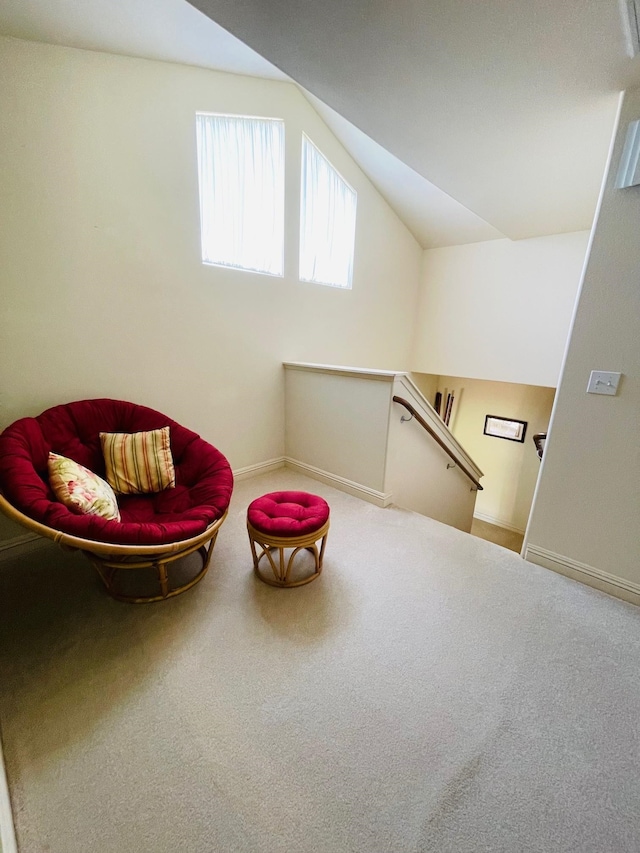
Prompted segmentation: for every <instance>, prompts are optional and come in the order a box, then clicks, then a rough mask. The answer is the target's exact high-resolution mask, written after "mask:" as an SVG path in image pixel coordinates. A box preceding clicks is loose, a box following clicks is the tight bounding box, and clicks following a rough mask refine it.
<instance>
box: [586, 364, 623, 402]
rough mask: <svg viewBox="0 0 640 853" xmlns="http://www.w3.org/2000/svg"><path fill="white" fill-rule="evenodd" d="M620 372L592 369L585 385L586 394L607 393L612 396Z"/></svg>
mask: <svg viewBox="0 0 640 853" xmlns="http://www.w3.org/2000/svg"><path fill="white" fill-rule="evenodd" d="M621 376H622V374H621V373H614V372H612V371H610V370H592V371H591V376H590V377H589V384H588V385H587V394H608V395H609V396H611V397H613V396H615V395H616V394H617V392H618V383H619V382H620V377H621Z"/></svg>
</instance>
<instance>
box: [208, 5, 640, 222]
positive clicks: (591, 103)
mask: <svg viewBox="0 0 640 853" xmlns="http://www.w3.org/2000/svg"><path fill="white" fill-rule="evenodd" d="M192 2H193V3H194V5H196V6H197V7H198V8H199V9H201V10H202V11H203V12H205V13H206V14H207V15H209V16H210V17H211V18H213V19H214V20H215V21H216V22H217V23H219V24H221V25H222V26H223V27H224V28H225V29H227V30H229V31H230V32H232V33H233V34H234V35H236V36H237V37H238V38H240V39H241V40H242V41H244V42H245V43H247V44H248V45H250V46H251V47H252V48H253V49H254V50H256V51H257V52H258V53H260V54H261V55H262V56H264V57H266V58H267V59H269V60H270V61H271V62H272V63H274V64H275V65H276V66H277V67H278V68H280V69H281V70H283V71H285V72H286V73H287V74H288V75H289V76H290V77H292V78H293V79H294V80H296V81H297V82H298V83H300V84H301V85H302V86H303V87H304V88H305V89H307V90H308V91H309V92H311V93H312V94H313V95H315V96H316V97H317V98H319V99H320V100H321V101H323V102H324V103H326V104H328V105H329V106H330V107H331V108H333V109H334V110H335V111H336V112H337V113H339V114H340V115H341V116H343V117H344V118H346V119H348V120H349V121H350V122H351V123H352V124H353V125H355V126H356V127H357V128H359V129H360V130H361V131H362V132H364V133H365V134H366V135H367V136H369V137H370V138H371V139H373V140H375V141H376V142H377V143H378V144H379V145H381V146H383V148H385V149H387V150H388V151H390V152H391V153H393V154H394V155H395V156H396V157H397V158H398V159H399V160H401V161H402V162H403V163H405V164H407V165H408V166H410V167H411V168H412V169H413V170H414V171H415V172H417V173H418V174H419V175H422V176H423V177H424V178H426V179H428V180H429V181H431V182H432V183H433V184H435V185H436V186H437V187H438V188H439V189H440V190H442V191H443V192H444V193H446V194H448V195H449V196H451V197H452V198H453V199H455V200H456V201H457V202H459V203H460V204H462V205H463V206H464V207H466V208H467V209H468V210H469V211H471V212H473V213H474V214H475V215H476V216H478V217H479V218H480V219H482V220H484V221H485V222H486V223H489V224H490V225H491V226H493V227H494V228H496V229H497V230H498V231H499V232H501V233H503V234H505V235H506V236H508V237H511V238H512V239H519V238H524V237H533V236H539V235H543V234H551V233H559V232H565V231H576V230H580V229H584V228H589V227H590V225H591V221H592V218H593V213H594V209H595V204H596V200H597V195H598V192H599V187H600V183H601V180H602V174H603V169H604V166H605V161H606V155H607V151H608V145H609V140H610V138H611V134H612V129H613V124H614V120H615V113H616V108H617V100H618V98H617V93H618V92H619V90H620V89H622V88H625V87H626V86H628V85H633V84H636V83H637V82H638V80H640V76H639V73H638V72H639V68H638V61H637V60H636V61H633V62H632V61H631V60H630V59H629V58H628V56H627V54H626V51H625V39H624V35H623V30H622V26H621V19H620V8H619V4H618V3H617V2H616V0H562V2H558V0H482V2H478V0H457V2H455V3H452V2H451V0H422V2H420V0H393V2H389V0H350V2H344V0H323V2H322V3H317V2H300V0H243V2H242V3H238V2H237V0H192Z"/></svg>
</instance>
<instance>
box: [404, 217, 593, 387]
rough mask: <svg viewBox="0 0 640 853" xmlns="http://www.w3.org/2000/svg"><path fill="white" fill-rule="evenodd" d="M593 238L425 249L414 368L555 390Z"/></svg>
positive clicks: (569, 236) (558, 236)
mask: <svg viewBox="0 0 640 853" xmlns="http://www.w3.org/2000/svg"><path fill="white" fill-rule="evenodd" d="M588 236H589V235H588V232H586V231H579V232H576V233H573V234H556V235H554V236H551V237H537V238H535V239H532V240H519V241H511V240H491V241H488V242H484V243H472V244H470V245H466V246H451V247H448V248H443V249H429V250H427V251H425V253H424V261H423V270H422V286H421V290H420V303H419V308H418V312H417V322H416V334H415V346H414V352H413V357H412V364H411V366H412V369H413V370H415V371H420V372H422V373H431V374H436V375H441V374H448V375H452V376H470V377H473V378H475V379H490V380H497V381H501V382H516V383H527V384H530V385H544V386H548V387H552V388H555V387H556V386H557V383H558V376H559V373H560V365H561V363H562V354H563V352H564V348H565V345H566V340H567V334H568V332H569V323H570V320H571V313H572V310H573V305H574V303H575V298H576V293H577V290H578V283H579V280H580V273H581V270H582V266H583V263H584V258H585V252H586V246H587V240H588Z"/></svg>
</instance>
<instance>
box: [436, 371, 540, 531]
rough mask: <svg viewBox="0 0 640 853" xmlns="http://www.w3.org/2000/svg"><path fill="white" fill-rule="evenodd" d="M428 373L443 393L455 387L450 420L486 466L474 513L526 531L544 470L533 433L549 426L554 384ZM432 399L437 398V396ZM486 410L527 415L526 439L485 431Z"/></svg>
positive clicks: (458, 435) (524, 418) (518, 417)
mask: <svg viewBox="0 0 640 853" xmlns="http://www.w3.org/2000/svg"><path fill="white" fill-rule="evenodd" d="M427 378H430V379H431V380H433V379H435V380H436V384H437V390H439V391H440V392H441V393H442V394H443V399H444V395H445V390H448V391H452V390H454V391H455V395H454V406H453V410H452V415H451V421H450V423H449V426H450V428H451V431H452V432H453V434H454V435H455V437H456V438H457V439H458V441H459V442H460V444H462V446H463V447H464V449H465V450H466V451H467V452H468V453H469V455H470V456H471V457H472V458H473V459H474V460H475V461H476V462H477V463H478V465H479V466H480V468H481V469H482V470H483V471H484V477H483V478H482V486H483V491H481V492H479V493H478V499H477V501H476V508H475V514H476V515H477V516H479V517H481V518H484V519H485V520H487V521H490V522H492V523H493V524H500V525H502V526H503V527H507V528H509V529H513V530H517V531H519V532H522V533H524V530H525V527H526V525H527V519H528V517H529V511H530V509H531V501H532V499H533V492H534V489H535V485H536V480H537V477H538V473H539V470H540V462H539V460H538V456H537V453H536V449H535V446H534V444H533V441H532V436H533V435H535V433H537V432H546V430H547V427H548V425H549V418H550V415H551V407H552V405H553V397H554V390H553V388H542V387H539V386H533V385H519V384H515V383H510V382H487V381H483V380H478V379H468V378H461V377H459V376H440V377H427ZM429 402H430V403H433V399H431V400H429ZM486 415H498V416H502V417H505V418H515V419H516V420H520V421H526V422H527V430H526V434H525V440H524V443H520V442H515V441H507V440H506V439H501V438H494V437H493V436H487V435H484V434H483V430H484V420H485V416H486Z"/></svg>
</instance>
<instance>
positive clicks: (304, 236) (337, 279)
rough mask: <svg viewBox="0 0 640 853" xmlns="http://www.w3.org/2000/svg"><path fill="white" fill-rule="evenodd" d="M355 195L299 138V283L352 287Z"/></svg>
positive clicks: (306, 140)
mask: <svg viewBox="0 0 640 853" xmlns="http://www.w3.org/2000/svg"><path fill="white" fill-rule="evenodd" d="M356 201H357V195H356V191H355V190H354V189H352V188H351V187H350V186H349V184H347V182H346V181H345V180H344V179H343V178H342V176H341V175H339V174H338V172H336V170H335V169H334V168H333V166H332V165H331V163H330V162H329V161H328V160H327V158H326V157H325V156H324V155H323V154H321V153H320V151H319V150H318V149H317V148H316V146H315V145H314V144H313V142H311V140H310V139H309V138H308V137H307V136H305V135H304V134H303V137H302V187H301V195H300V279H301V280H302V281H315V282H317V283H318V284H331V285H333V286H334V287H347V288H348V287H351V282H352V278H353V247H354V242H355V234H356Z"/></svg>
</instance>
